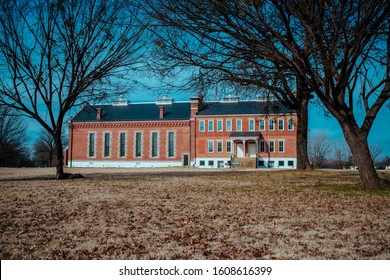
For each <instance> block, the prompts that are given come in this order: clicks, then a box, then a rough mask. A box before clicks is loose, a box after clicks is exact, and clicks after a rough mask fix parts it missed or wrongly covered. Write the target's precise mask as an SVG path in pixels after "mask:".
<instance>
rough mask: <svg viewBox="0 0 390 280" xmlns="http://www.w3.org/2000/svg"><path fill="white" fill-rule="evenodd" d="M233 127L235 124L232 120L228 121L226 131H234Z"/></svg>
mask: <svg viewBox="0 0 390 280" xmlns="http://www.w3.org/2000/svg"><path fill="white" fill-rule="evenodd" d="M228 123H230V125H228ZM232 125H233V122H232V120H230V119H229V120H226V131H232Z"/></svg>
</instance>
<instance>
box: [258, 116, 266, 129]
mask: <svg viewBox="0 0 390 280" xmlns="http://www.w3.org/2000/svg"><path fill="white" fill-rule="evenodd" d="M261 121H263V122H264V125H263V129H261V124H260V122H261ZM265 124H266V121H265V119H264V118H261V119H260V120H259V131H265Z"/></svg>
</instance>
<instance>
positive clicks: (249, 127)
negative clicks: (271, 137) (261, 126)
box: [248, 119, 256, 131]
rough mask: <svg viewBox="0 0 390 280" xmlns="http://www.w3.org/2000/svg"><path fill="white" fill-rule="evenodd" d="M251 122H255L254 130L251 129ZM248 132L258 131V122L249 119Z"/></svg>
mask: <svg viewBox="0 0 390 280" xmlns="http://www.w3.org/2000/svg"><path fill="white" fill-rule="evenodd" d="M251 121H252V122H253V129H251ZM248 131H256V120H255V119H248Z"/></svg>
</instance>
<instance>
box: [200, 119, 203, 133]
mask: <svg viewBox="0 0 390 280" xmlns="http://www.w3.org/2000/svg"><path fill="white" fill-rule="evenodd" d="M199 132H204V121H199Z"/></svg>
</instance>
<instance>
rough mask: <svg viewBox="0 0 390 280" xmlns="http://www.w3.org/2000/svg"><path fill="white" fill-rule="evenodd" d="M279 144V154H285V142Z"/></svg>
mask: <svg viewBox="0 0 390 280" xmlns="http://www.w3.org/2000/svg"><path fill="white" fill-rule="evenodd" d="M278 144H279V153H284V141H283V140H280V141H279V143H278Z"/></svg>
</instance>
